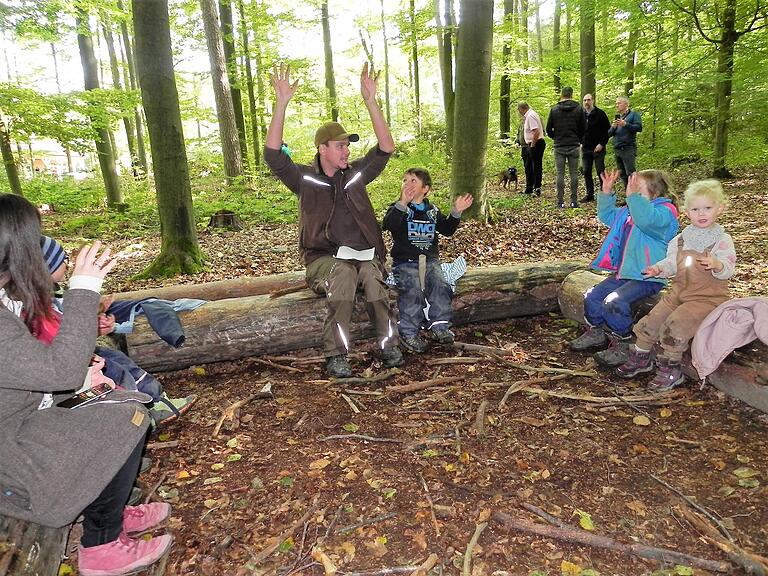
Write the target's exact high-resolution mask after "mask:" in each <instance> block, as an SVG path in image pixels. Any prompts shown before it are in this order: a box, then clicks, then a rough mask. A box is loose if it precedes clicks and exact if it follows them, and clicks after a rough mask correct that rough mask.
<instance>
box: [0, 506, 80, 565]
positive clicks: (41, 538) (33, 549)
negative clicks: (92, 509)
mask: <svg viewBox="0 0 768 576" xmlns="http://www.w3.org/2000/svg"><path fill="white" fill-rule="evenodd" d="M68 535H69V526H64V527H63V528H48V527H45V526H40V525H39V524H33V523H31V522H25V521H24V520H17V519H16V518H8V517H7V516H0V576H57V575H58V574H59V565H60V564H61V559H62V557H64V555H65V554H66V544H67V537H68Z"/></svg>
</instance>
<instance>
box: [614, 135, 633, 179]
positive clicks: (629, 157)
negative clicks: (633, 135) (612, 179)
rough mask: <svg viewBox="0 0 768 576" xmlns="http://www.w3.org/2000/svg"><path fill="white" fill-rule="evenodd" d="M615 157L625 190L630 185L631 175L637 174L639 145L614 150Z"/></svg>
mask: <svg viewBox="0 0 768 576" xmlns="http://www.w3.org/2000/svg"><path fill="white" fill-rule="evenodd" d="M613 156H614V158H615V159H616V168H618V169H619V172H620V173H621V181H622V182H624V190H625V191H626V189H627V184H628V183H629V175H630V174H632V173H633V172H636V171H637V170H636V168H635V159H636V158H637V145H636V144H630V145H628V146H622V147H621V148H614V149H613Z"/></svg>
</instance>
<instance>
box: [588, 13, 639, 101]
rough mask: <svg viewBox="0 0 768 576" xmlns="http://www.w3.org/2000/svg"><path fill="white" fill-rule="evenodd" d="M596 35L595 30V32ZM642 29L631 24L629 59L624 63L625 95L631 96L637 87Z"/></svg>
mask: <svg viewBox="0 0 768 576" xmlns="http://www.w3.org/2000/svg"><path fill="white" fill-rule="evenodd" d="M593 35H594V32H593ZM639 37H640V31H639V30H638V29H637V28H636V27H635V26H634V25H632V24H630V30H629V39H628V40H627V60H626V62H625V64H624V78H625V82H624V95H625V96H626V97H627V98H629V97H630V96H632V91H633V90H634V89H635V61H636V60H637V40H638V38H639Z"/></svg>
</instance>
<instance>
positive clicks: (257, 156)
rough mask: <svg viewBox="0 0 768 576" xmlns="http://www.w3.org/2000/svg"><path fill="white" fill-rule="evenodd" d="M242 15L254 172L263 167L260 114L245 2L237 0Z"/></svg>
mask: <svg viewBox="0 0 768 576" xmlns="http://www.w3.org/2000/svg"><path fill="white" fill-rule="evenodd" d="M237 7H238V11H239V13H240V41H241V42H242V43H243V55H244V59H245V83H246V88H247V89H248V110H249V115H250V117H251V147H252V148H253V167H254V170H255V169H257V168H258V167H259V166H260V165H261V142H260V138H259V114H258V110H257V108H256V93H255V92H254V89H253V68H252V67H251V51H250V48H249V46H250V44H249V42H248V29H249V26H248V21H247V20H246V18H245V6H244V5H243V0H237Z"/></svg>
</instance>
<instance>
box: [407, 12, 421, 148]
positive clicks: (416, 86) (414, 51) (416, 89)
mask: <svg viewBox="0 0 768 576" xmlns="http://www.w3.org/2000/svg"><path fill="white" fill-rule="evenodd" d="M408 16H409V18H410V20H411V22H410V24H411V31H410V41H411V60H412V61H413V97H414V102H415V105H416V107H415V112H416V134H418V135H421V87H420V82H419V45H418V42H417V40H416V2H415V0H411V2H410V5H409V9H408Z"/></svg>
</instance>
